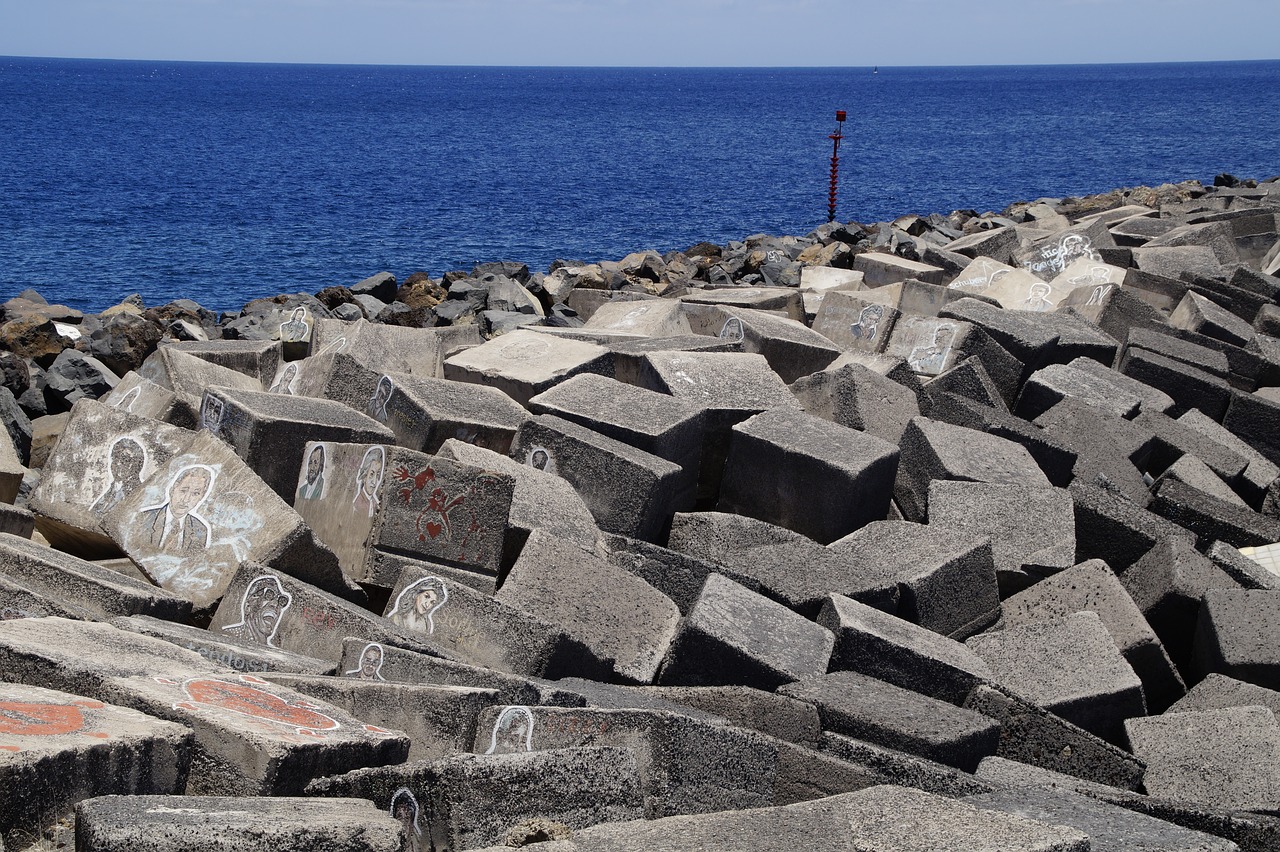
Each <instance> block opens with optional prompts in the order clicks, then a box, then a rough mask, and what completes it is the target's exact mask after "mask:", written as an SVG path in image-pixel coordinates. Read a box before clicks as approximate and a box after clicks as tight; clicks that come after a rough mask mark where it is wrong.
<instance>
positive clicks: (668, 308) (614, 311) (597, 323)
mask: <svg viewBox="0 0 1280 852" xmlns="http://www.w3.org/2000/svg"><path fill="white" fill-rule="evenodd" d="M682 307H683V306H682V305H681V304H680V303H679V302H675V301H670V300H664V299H643V300H640V301H620V302H607V303H605V304H603V305H601V306H600V307H599V308H597V309H596V311H595V313H593V314H592V315H591V317H590V318H589V319H588V320H587V321H586V324H585V325H584V326H583V327H584V328H592V329H604V330H609V331H626V332H631V333H633V334H643V335H645V336H646V337H679V336H680V335H682V334H692V333H693V332H692V330H691V329H690V327H689V321H688V319H686V317H685V313H684V311H683V310H682Z"/></svg>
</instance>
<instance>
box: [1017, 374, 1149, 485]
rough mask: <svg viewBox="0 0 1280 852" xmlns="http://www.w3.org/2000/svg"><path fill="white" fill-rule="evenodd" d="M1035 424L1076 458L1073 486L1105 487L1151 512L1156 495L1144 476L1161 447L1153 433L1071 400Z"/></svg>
mask: <svg viewBox="0 0 1280 852" xmlns="http://www.w3.org/2000/svg"><path fill="white" fill-rule="evenodd" d="M1035 423H1036V425H1037V426H1039V427H1040V428H1042V429H1044V431H1045V432H1046V433H1047V434H1048V435H1050V436H1051V437H1052V438H1054V439H1056V440H1057V441H1059V442H1061V443H1062V444H1064V445H1066V446H1067V447H1070V448H1071V450H1072V451H1073V452H1075V454H1076V464H1075V470H1074V474H1075V477H1074V480H1073V481H1079V482H1085V483H1089V484H1105V485H1106V486H1107V487H1108V488H1110V489H1112V490H1115V491H1118V492H1119V493H1121V494H1123V495H1124V496H1125V497H1127V498H1128V499H1129V500H1131V501H1133V502H1134V503H1136V504H1138V505H1139V506H1146V504H1147V502H1148V501H1149V500H1150V496H1151V495H1150V493H1149V492H1148V491H1147V482H1146V479H1144V478H1143V475H1142V471H1143V470H1144V469H1145V468H1146V466H1147V465H1148V463H1149V460H1150V458H1151V453H1152V451H1153V450H1154V449H1155V446H1156V440H1155V435H1154V434H1153V433H1152V432H1151V431H1150V430H1148V429H1146V428H1144V427H1142V426H1139V425H1137V424H1135V423H1134V422H1133V421H1130V420H1125V419H1124V418H1123V417H1119V416H1116V415H1114V414H1111V413H1109V412H1107V411H1104V410H1102V409H1099V408H1096V407H1095V406H1092V405H1089V404H1087V403H1085V402H1082V401H1080V400H1079V399H1076V398H1071V397H1067V398H1065V399H1063V400H1061V401H1060V402H1058V404H1057V405H1055V406H1054V407H1053V408H1051V409H1049V410H1048V411H1046V412H1045V413H1043V414H1041V415H1040V416H1039V417H1037V418H1036V421H1035Z"/></svg>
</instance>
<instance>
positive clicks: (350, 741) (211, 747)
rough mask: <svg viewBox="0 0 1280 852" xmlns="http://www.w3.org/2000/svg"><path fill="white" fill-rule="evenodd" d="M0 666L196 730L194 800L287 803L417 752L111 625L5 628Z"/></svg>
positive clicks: (398, 739)
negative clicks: (323, 779)
mask: <svg viewBox="0 0 1280 852" xmlns="http://www.w3.org/2000/svg"><path fill="white" fill-rule="evenodd" d="M0 665H2V666H3V668H4V671H5V673H6V674H5V676H6V678H8V679H9V680H10V681H12V682H14V683H25V684H36V683H39V684H43V685H45V686H47V687H49V688H52V689H61V690H63V691H68V690H70V689H74V690H75V691H76V694H78V695H83V696H85V697H86V698H92V699H96V700H98V701H106V702H110V703H112V704H119V705H121V706H124V707H129V708H132V709H134V710H138V711H141V712H143V713H146V714H148V715H150V716H155V717H157V718H160V719H165V720H168V721H172V722H178V723H181V724H183V725H186V726H187V727H189V728H191V729H193V730H194V731H195V751H194V753H193V756H192V762H191V766H192V769H191V774H190V776H189V779H188V782H187V792H188V793H190V794H192V795H203V794H221V795H264V796H265V795H289V794H292V793H298V792H301V790H302V788H303V786H305V785H306V783H307V781H308V780H310V779H311V778H312V777H315V776H317V775H332V774H335V773H338V772H345V771H347V770H349V769H354V768H356V767H357V766H372V765H381V764H385V763H396V762H400V761H403V760H404V759H405V755H406V754H407V752H408V748H409V742H408V739H407V738H406V737H404V736H403V735H398V734H394V733H392V732H389V731H385V730H382V729H380V728H377V727H376V726H372V725H366V724H365V723H364V722H361V721H358V720H356V719H353V718H352V717H351V716H350V715H348V714H347V713H345V712H343V711H342V710H339V709H338V708H337V707H333V706H330V705H327V704H324V703H322V702H316V701H313V700H307V699H304V698H303V696H301V695H300V694H298V693H297V692H294V691H293V690H290V689H285V688H282V687H277V686H272V685H271V684H268V683H266V682H265V681H263V680H262V679H261V678H257V677H254V676H253V675H247V674H236V673H234V672H232V671H231V670H229V669H226V668H224V667H222V666H218V665H214V664H213V663H210V662H209V661H208V660H206V659H204V658H203V657H202V656H200V655H199V654H197V653H196V652H194V651H187V650H184V649H182V648H179V647H177V646H176V645H173V644H171V643H169V642H165V641H164V640H162V639H152V638H150V637H147V636H140V635H138V634H135V633H128V632H125V631H123V630H119V629H117V628H115V627H111V626H110V625H106V624H98V623H93V622H82V621H67V620H65V619H59V618H40V619H30V618H27V619H18V620H17V621H4V622H0Z"/></svg>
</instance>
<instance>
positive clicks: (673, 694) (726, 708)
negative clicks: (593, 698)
mask: <svg viewBox="0 0 1280 852" xmlns="http://www.w3.org/2000/svg"><path fill="white" fill-rule="evenodd" d="M626 689H628V690H629V691H634V692H642V693H646V694H648V695H651V696H653V697H655V698H660V699H662V700H663V701H666V702H669V703H672V704H678V705H681V706H683V707H684V708H686V710H685V712H688V710H695V711H701V712H703V713H709V714H712V715H714V716H719V717H720V718H722V719H725V720H727V721H728V722H729V723H730V724H733V725H736V726H737V727H739V728H748V729H750V730H753V731H759V732H760V733H762V734H767V735H769V736H771V737H777V738H778V739H780V740H786V741H787V742H789V743H796V744H798V745H804V746H809V747H814V746H817V745H818V742H819V740H820V738H821V736H822V724H821V722H820V721H819V719H818V711H817V708H815V707H814V706H813V705H812V704H806V703H805V702H803V701H797V700H795V699H794V698H788V697H786V696H785V695H778V694H777V693H773V692H765V691H763V690H760V689H755V688H753V687H750V686H638V687H626Z"/></svg>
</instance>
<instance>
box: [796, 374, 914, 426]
mask: <svg viewBox="0 0 1280 852" xmlns="http://www.w3.org/2000/svg"><path fill="white" fill-rule="evenodd" d="M791 392H792V393H794V394H795V395H796V399H797V400H798V401H799V402H800V406H801V407H802V408H803V409H804V410H805V411H806V412H808V413H809V414H811V415H813V416H814V417H821V418H822V419H823V420H830V421H831V422H832V423H838V424H839V425H841V426H847V427H849V428H850V429H857V430H858V431H860V432H866V433H867V434H869V435H873V436H875V437H877V438H880V439H882V440H885V441H888V442H889V443H891V444H896V443H898V441H900V440H901V439H902V433H903V432H904V431H905V430H906V428H907V423H909V422H910V421H911V418H912V417H918V416H919V415H920V404H919V401H918V400H917V398H916V395H915V393H913V392H912V391H911V389H910V388H907V387H904V386H903V385H900V384H898V383H897V382H895V381H894V380H892V379H890V378H888V377H887V376H884V375H882V374H880V373H877V372H876V371H875V370H872V369H871V368H869V367H866V366H864V365H862V364H859V363H856V362H851V361H848V360H847V359H843V358H842V359H838V360H837V361H835V362H834V363H833V364H832V365H831V366H829V367H827V369H825V370H820V371H818V372H816V373H813V374H812V375H808V376H805V377H804V378H801V379H797V380H796V381H795V382H793V383H792V385H791Z"/></svg>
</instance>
